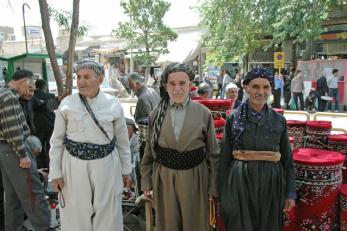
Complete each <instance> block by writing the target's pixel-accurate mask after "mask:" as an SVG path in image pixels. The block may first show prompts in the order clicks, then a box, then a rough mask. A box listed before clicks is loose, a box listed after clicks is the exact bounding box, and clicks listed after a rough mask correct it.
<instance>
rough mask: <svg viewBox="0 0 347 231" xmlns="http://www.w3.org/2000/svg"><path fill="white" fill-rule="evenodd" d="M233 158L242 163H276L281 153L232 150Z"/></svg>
mask: <svg viewBox="0 0 347 231" xmlns="http://www.w3.org/2000/svg"><path fill="white" fill-rule="evenodd" d="M233 156H234V158H235V159H237V160H243V161H256V160H262V161H272V162H278V161H279V160H280V159H281V153H279V152H272V151H250V150H234V151H233Z"/></svg>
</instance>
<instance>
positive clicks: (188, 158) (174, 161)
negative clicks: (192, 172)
mask: <svg viewBox="0 0 347 231" xmlns="http://www.w3.org/2000/svg"><path fill="white" fill-rule="evenodd" d="M154 152H155V153H156V157H155V161H156V162H158V163H160V164H162V165H164V166H165V167H168V168H171V169H176V170H186V169H191V168H194V167H196V166H198V165H199V164H201V162H202V161H203V160H204V159H205V158H206V152H205V148H204V147H202V148H198V149H195V150H191V151H186V152H178V151H176V150H173V149H170V148H161V147H159V146H158V145H157V146H156V148H154Z"/></svg>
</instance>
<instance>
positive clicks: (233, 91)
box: [225, 83, 241, 109]
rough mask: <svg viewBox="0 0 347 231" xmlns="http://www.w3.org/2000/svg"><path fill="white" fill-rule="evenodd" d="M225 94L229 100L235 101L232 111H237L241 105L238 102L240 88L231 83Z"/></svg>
mask: <svg viewBox="0 0 347 231" xmlns="http://www.w3.org/2000/svg"><path fill="white" fill-rule="evenodd" d="M225 94H226V96H227V99H231V100H233V101H234V104H233V105H232V108H231V109H236V108H237V107H238V106H239V105H240V104H241V101H240V100H237V97H238V95H239V88H238V87H237V86H236V84H234V83H229V84H228V85H227V86H226V88H225Z"/></svg>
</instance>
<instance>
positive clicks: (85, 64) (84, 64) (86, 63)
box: [75, 59, 105, 76]
mask: <svg viewBox="0 0 347 231" xmlns="http://www.w3.org/2000/svg"><path fill="white" fill-rule="evenodd" d="M82 69H89V70H92V71H94V72H95V73H96V74H97V75H98V76H104V75H105V71H104V67H103V66H102V65H101V64H100V63H98V62H95V61H93V60H90V59H85V60H82V61H80V62H78V63H77V65H76V67H75V72H76V73H77V72H78V71H79V70H82Z"/></svg>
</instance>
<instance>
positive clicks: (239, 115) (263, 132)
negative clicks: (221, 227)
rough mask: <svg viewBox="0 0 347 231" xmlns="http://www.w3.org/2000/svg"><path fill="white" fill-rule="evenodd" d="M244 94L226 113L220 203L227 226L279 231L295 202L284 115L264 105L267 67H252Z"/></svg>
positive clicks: (249, 230)
mask: <svg viewBox="0 0 347 231" xmlns="http://www.w3.org/2000/svg"><path fill="white" fill-rule="evenodd" d="M244 86H245V92H246V93H247V96H248V98H249V99H248V100H247V101H246V102H244V103H242V104H241V105H240V106H239V107H238V108H237V109H236V110H235V111H234V112H233V114H231V115H230V116H229V117H228V118H227V122H226V127H225V133H224V141H223V145H222V151H221V158H222V159H221V170H220V182H221V188H222V189H221V207H222V219H223V222H224V224H225V226H226V229H227V230H242V231H254V230H257V231H268V230H271V231H280V230H282V225H283V224H282V222H283V213H284V212H289V211H290V210H291V209H292V208H293V206H294V205H295V201H294V199H295V197H296V194H295V175H294V167H293V159H292V152H291V148H290V143H289V138H288V133H287V128H286V121H285V118H284V117H283V116H282V115H280V114H279V113H277V112H275V111H273V110H272V109H271V108H270V107H268V106H267V98H268V96H269V95H270V94H271V88H272V87H273V76H272V73H271V72H270V71H269V70H267V69H264V68H255V69H253V70H251V71H250V72H249V73H248V74H247V75H246V77H245V80H244Z"/></svg>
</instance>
